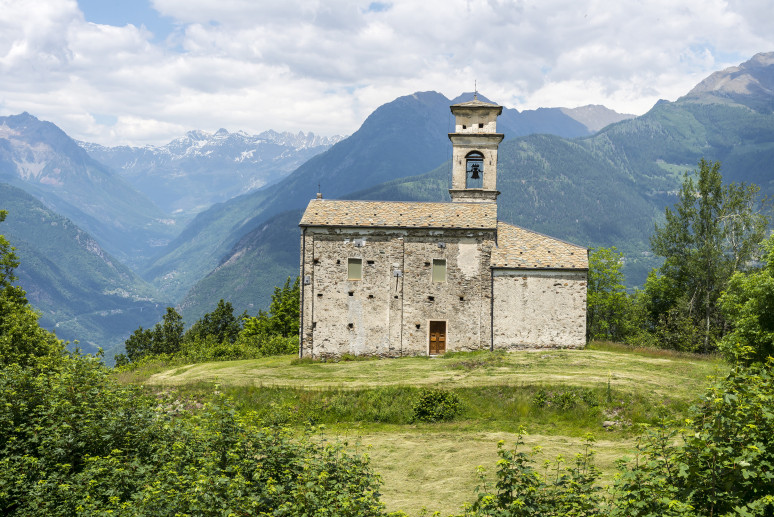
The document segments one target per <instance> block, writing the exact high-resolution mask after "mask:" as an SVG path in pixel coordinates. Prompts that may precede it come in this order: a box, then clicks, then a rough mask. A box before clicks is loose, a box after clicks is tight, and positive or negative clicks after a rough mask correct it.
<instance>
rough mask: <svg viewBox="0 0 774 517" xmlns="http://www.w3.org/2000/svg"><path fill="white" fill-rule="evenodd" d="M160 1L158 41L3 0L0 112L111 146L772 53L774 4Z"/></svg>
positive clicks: (679, 78) (283, 125)
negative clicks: (420, 97)
mask: <svg viewBox="0 0 774 517" xmlns="http://www.w3.org/2000/svg"><path fill="white" fill-rule="evenodd" d="M152 3H153V5H154V7H155V8H156V9H157V10H158V11H159V13H160V14H161V15H163V16H166V17H170V18H172V19H173V20H174V23H175V25H176V27H177V30H175V31H173V33H172V34H171V35H170V36H169V37H168V38H167V40H166V41H163V42H157V41H155V40H154V39H153V37H152V35H151V34H150V32H148V31H147V30H145V29H143V28H138V27H135V26H134V25H124V26H122V27H114V26H107V25H98V24H94V23H90V22H88V21H87V19H88V18H87V17H86V16H84V14H83V13H81V12H80V10H79V9H78V5H77V3H76V2H74V1H69V0H35V1H34V2H32V1H27V0H0V12H2V13H3V15H2V18H1V19H0V73H2V77H3V81H2V83H0V113H1V114H12V113H19V112H21V111H25V110H26V111H29V112H30V113H32V114H34V115H36V116H38V117H40V118H44V119H47V120H51V121H52V122H54V123H56V124H58V125H60V126H61V127H62V128H63V129H64V130H65V131H67V132H68V133H69V134H70V135H72V136H73V137H75V138H80V139H85V140H92V141H97V142H100V143H105V144H117V143H133V144H142V143H163V142H166V141H168V140H171V139H172V138H174V137H177V136H179V135H180V134H181V133H182V132H183V131H185V130H188V129H194V128H200V129H206V130H215V129H218V128H219V127H226V128H228V129H230V130H236V129H244V130H247V131H250V132H258V131H262V130H265V129H268V128H272V129H276V130H296V131H297V130H305V131H308V130H312V131H315V132H316V133H319V134H333V133H351V132H352V131H354V130H355V129H357V127H358V126H359V124H360V123H361V122H362V121H363V120H364V119H365V117H366V116H367V115H368V114H369V113H370V112H371V111H373V110H374V109H375V108H377V107H378V106H379V105H381V104H383V103H385V102H389V101H391V100H392V99H394V98H395V97H397V96H400V95H406V94H409V93H412V92H413V91H417V90H437V91H440V92H442V93H444V94H445V95H447V96H448V97H450V98H451V97H454V96H456V95H458V94H459V93H460V92H462V91H469V90H471V89H472V87H473V81H474V80H477V81H478V85H479V88H480V89H481V91H482V92H483V93H484V94H485V95H486V96H487V97H489V98H491V99H493V100H496V101H498V102H500V103H503V104H505V105H507V106H510V107H516V108H519V109H525V108H537V107H540V106H567V107H574V106H578V105H584V104H590V103H594V104H605V105H607V106H608V107H610V108H613V109H616V110H618V111H623V112H632V113H642V112H644V111H646V110H647V109H648V108H649V107H650V106H652V105H653V103H654V102H655V101H656V100H658V99H659V98H666V99H670V100H673V99H675V98H677V97H679V96H680V95H683V94H685V93H687V92H688V90H690V88H691V87H692V86H693V85H695V84H696V83H697V82H699V81H700V80H701V79H702V78H704V77H706V76H707V75H709V74H710V73H711V72H713V71H714V70H717V69H720V68H723V67H725V66H729V65H733V64H738V63H739V62H741V61H744V60H746V59H748V58H750V57H751V56H752V55H753V54H755V53H756V52H761V51H770V50H774V33H773V31H772V30H771V28H770V24H769V23H767V21H768V14H769V7H768V5H767V4H768V2H767V0H751V1H748V0H745V1H741V0H729V1H728V2H726V1H723V0H689V1H683V2H679V3H678V2H674V1H673V0H652V1H650V2H648V3H643V2H640V1H635V0H622V1H619V2H606V1H604V2H603V1H602V0H545V1H541V2H532V1H516V0H424V1H423V2H415V1H413V0H392V1H382V2H373V1H372V0H362V1H356V2H352V1H349V0H338V1H337V0H284V1H282V2H255V1H252V0H218V1H214V0H153V2H152ZM106 121H107V122H106ZM100 122H101V123H100Z"/></svg>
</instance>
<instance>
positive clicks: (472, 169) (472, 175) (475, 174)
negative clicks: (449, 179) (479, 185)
mask: <svg viewBox="0 0 774 517" xmlns="http://www.w3.org/2000/svg"><path fill="white" fill-rule="evenodd" d="M470 179H472V180H477V179H481V176H480V175H479V174H478V164H477V163H474V164H472V165H471V166H470Z"/></svg>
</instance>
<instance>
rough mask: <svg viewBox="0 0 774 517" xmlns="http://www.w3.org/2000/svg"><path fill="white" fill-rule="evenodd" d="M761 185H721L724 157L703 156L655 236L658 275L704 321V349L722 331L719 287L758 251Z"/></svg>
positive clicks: (764, 219)
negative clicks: (661, 261) (659, 258)
mask: <svg viewBox="0 0 774 517" xmlns="http://www.w3.org/2000/svg"><path fill="white" fill-rule="evenodd" d="M758 191H759V188H758V187H757V186H755V185H744V184H741V185H736V184H733V183H732V184H730V185H726V186H723V184H722V176H721V174H720V163H719V162H714V163H710V162H708V161H706V160H704V159H702V160H701V161H700V162H699V168H698V170H696V171H694V174H693V175H688V174H686V175H685V177H684V179H683V184H682V186H681V188H680V192H679V199H678V201H677V203H676V204H675V206H674V209H670V208H667V209H666V210H665V214H664V215H665V219H666V222H665V223H664V225H663V226H660V225H658V224H657V225H656V229H655V233H654V234H653V236H652V238H651V248H652V249H653V251H654V253H656V254H657V255H660V256H662V257H664V258H665V260H664V264H663V266H662V267H661V268H660V271H659V273H660V276H663V277H665V278H666V279H667V282H668V283H669V284H671V287H673V289H672V291H673V292H677V293H680V299H676V300H671V303H670V304H669V305H671V307H670V309H671V308H674V307H675V306H678V308H679V309H680V310H681V311H682V312H684V313H685V314H687V315H688V317H689V318H690V319H691V320H692V321H694V322H695V324H696V325H697V326H699V325H700V326H701V328H702V334H703V340H702V341H703V348H704V351H705V352H707V351H709V350H710V348H711V346H712V345H713V344H714V343H713V342H714V340H715V338H716V337H717V336H718V335H719V334H721V333H722V318H721V316H720V313H719V310H718V306H717V300H718V298H719V297H720V293H721V292H722V290H723V289H724V288H725V286H726V283H727V281H728V279H729V278H730V277H731V275H732V274H733V272H734V271H736V270H739V269H740V268H742V267H744V266H745V264H746V263H747V262H748V261H750V260H751V259H752V258H753V257H754V254H755V251H756V245H757V243H759V242H760V241H761V240H762V239H763V235H764V232H765V229H766V226H767V224H768V218H767V217H766V216H765V215H764V214H763V205H762V203H761V202H760V201H759V200H758V197H757V195H758ZM657 316H658V315H657Z"/></svg>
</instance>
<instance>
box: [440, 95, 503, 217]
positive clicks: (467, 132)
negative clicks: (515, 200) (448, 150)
mask: <svg viewBox="0 0 774 517" xmlns="http://www.w3.org/2000/svg"><path fill="white" fill-rule="evenodd" d="M451 112H452V114H453V115H454V126H455V127H454V133H449V140H451V143H452V188H450V189H449V194H450V195H451V200H452V201H465V202H494V201H496V200H497V195H498V194H499V192H498V191H497V147H498V145H500V142H502V140H503V136H504V135H503V134H502V133H498V132H497V117H498V116H499V115H500V114H501V113H502V112H503V107H502V106H498V105H497V104H491V103H489V102H483V101H480V100H478V96H476V97H475V98H474V99H473V100H472V101H468V102H462V103H460V104H453V105H452V106H451Z"/></svg>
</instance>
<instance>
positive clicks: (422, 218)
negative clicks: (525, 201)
mask: <svg viewBox="0 0 774 517" xmlns="http://www.w3.org/2000/svg"><path fill="white" fill-rule="evenodd" d="M299 226H349V227H362V226H365V227H377V228H378V227H381V228H479V229H481V228H483V229H490V230H494V229H495V228H496V227H497V204H496V203H409V202H399V201H341V200H331V199H313V200H311V201H310V202H309V205H308V206H307V207H306V211H304V215H303V217H302V218H301V222H300V223H299Z"/></svg>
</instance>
